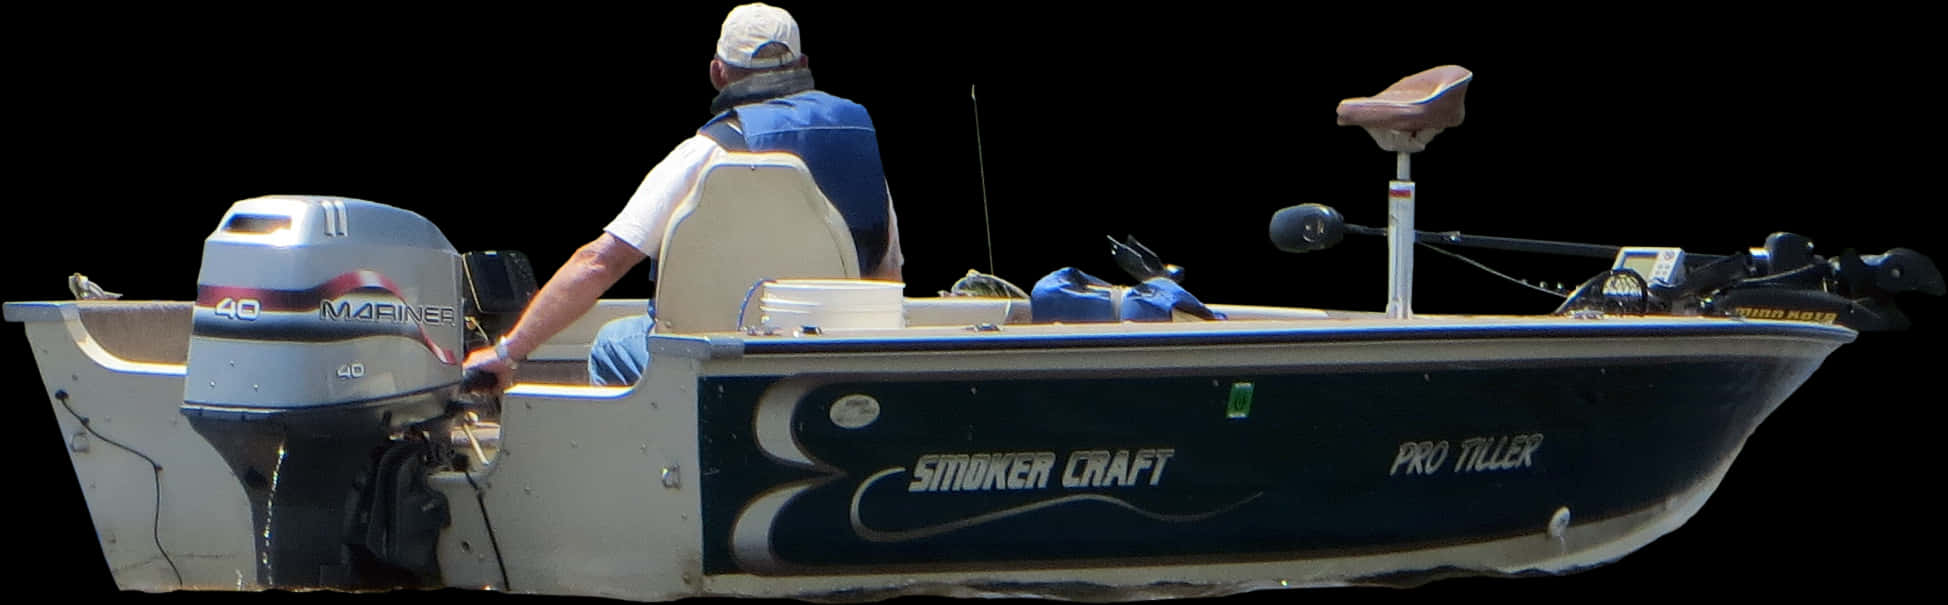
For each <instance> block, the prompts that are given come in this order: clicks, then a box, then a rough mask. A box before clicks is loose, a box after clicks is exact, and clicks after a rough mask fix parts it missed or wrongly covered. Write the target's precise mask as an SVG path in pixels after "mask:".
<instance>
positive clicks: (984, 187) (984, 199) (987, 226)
mask: <svg viewBox="0 0 1948 605" xmlns="http://www.w3.org/2000/svg"><path fill="white" fill-rule="evenodd" d="M967 98H968V99H969V100H971V101H973V102H974V159H975V161H976V162H979V163H980V166H981V231H982V232H983V233H986V234H987V238H988V275H995V272H994V225H993V223H992V222H991V221H990V220H989V219H988V163H987V154H986V153H984V152H983V151H982V150H981V98H980V97H979V96H976V95H975V94H974V85H973V84H969V85H967Z"/></svg>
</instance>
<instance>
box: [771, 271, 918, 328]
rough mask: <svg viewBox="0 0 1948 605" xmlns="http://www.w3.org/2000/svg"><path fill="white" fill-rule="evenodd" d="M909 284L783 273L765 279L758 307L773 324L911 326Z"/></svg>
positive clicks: (773, 325)
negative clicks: (793, 276) (781, 276)
mask: <svg viewBox="0 0 1948 605" xmlns="http://www.w3.org/2000/svg"><path fill="white" fill-rule="evenodd" d="M905 289H906V284H903V283H900V282H889V281H872V280H853V279H781V280H778V281H775V282H770V283H767V284H765V285H764V296H763V297H761V298H759V299H758V312H759V313H760V314H761V315H762V316H763V317H764V325H765V327H768V328H778V329H787V330H789V329H796V328H801V327H804V326H818V328H819V329H821V330H861V329H889V328H903V327H906V298H905Z"/></svg>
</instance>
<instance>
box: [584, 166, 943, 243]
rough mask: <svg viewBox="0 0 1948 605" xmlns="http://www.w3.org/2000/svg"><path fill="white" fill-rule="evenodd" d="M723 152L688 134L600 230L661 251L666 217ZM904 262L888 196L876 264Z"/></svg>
mask: <svg viewBox="0 0 1948 605" xmlns="http://www.w3.org/2000/svg"><path fill="white" fill-rule="evenodd" d="M727 153H729V152H727V151H725V150H724V148H723V147H722V146H720V145H718V144H717V142H716V141H713V140H711V139H710V138H709V137H706V136H703V135H697V136H693V137H690V138H689V139H687V140H685V141H683V142H682V143H680V144H678V145H677V146H676V149H674V150H671V151H670V155H669V156H668V157H665V158H663V161H661V162H658V163H657V164H656V167H654V168H651V169H649V174H648V175H647V176H644V177H643V183H642V184H641V185H638V186H637V187H636V194H635V195H633V196H630V197H629V203H628V204H627V205H624V206H623V207H622V213H621V214H618V215H616V218H615V220H613V221H610V222H609V226H607V227H603V228H602V230H603V231H607V232H609V235H613V236H615V238H616V239H619V240H622V241H623V243H626V244H629V245H630V246H634V247H635V248H636V251H638V252H642V253H643V254H644V255H647V256H650V257H655V256H656V255H657V254H658V253H660V252H661V251H662V250H663V234H664V233H666V232H668V231H669V227H670V217H671V216H673V215H674V214H675V213H676V207H677V205H678V204H681V203H683V200H684V199H686V198H688V197H690V192H691V191H694V190H695V189H696V188H697V182H698V181H699V180H700V179H702V177H703V169H704V167H705V166H709V165H710V163H711V162H712V161H715V160H717V159H718V158H721V157H723V156H724V155H725V154H727ZM889 197H890V196H889ZM905 264H906V257H905V256H903V255H902V254H901V253H900V227H899V218H898V217H896V216H894V215H893V202H892V200H891V199H888V200H887V201H886V255H885V256H882V257H880V263H879V266H880V267H900V266H905Z"/></svg>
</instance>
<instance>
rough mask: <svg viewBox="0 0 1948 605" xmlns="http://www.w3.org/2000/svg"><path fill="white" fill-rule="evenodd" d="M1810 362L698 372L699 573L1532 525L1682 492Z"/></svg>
mask: <svg viewBox="0 0 1948 605" xmlns="http://www.w3.org/2000/svg"><path fill="white" fill-rule="evenodd" d="M1819 362H1820V359H1819V358H1808V357H1757V356H1753V357H1725V356H1699V357H1657V358H1632V359H1621V360H1603V359H1586V360H1575V361H1508V362H1495V363H1485V362H1484V363H1450V362H1440V363H1423V364H1387V365H1374V366H1371V367H1336V368H1332V369H1331V370H1330V371H1325V370H1318V369H1298V370H1279V371H1268V370H1267V369H1265V368H1199V369H1195V370H1171V371H1145V372H1132V371H1128V370H1122V371H1113V370H1105V371H1094V372H1091V371H1079V372H1078V371H1068V372H1040V373H1038V372H1034V371H1008V372H1001V371H994V372H964V373H942V374H931V375H914V374H885V375H858V374H853V375H796V376H756V377H751V376H742V377H711V378H705V379H702V381H701V384H700V385H699V386H700V389H699V392H700V393H701V395H700V397H699V437H700V449H701V451H700V456H701V461H702V464H703V485H702V499H703V513H702V514H703V529H704V536H703V541H704V542H703V544H704V569H705V572H706V573H710V574H723V573H759V574H828V573H857V572H868V571H869V572H873V573H888V572H901V571H916V572H917V571H932V570H969V569H1030V568H1063V567H1079V566H1091V565H1101V564H1105V563H1111V562H1113V563H1117V564H1132V563H1144V562H1149V563H1160V562H1169V563H1195V562H1221V561H1252V560H1286V559H1311V558H1321V557H1333V556H1343V555H1350V554H1365V553H1382V552H1393V551H1403V550H1412V549H1419V548H1425V547H1431V546H1439V545H1449V544H1463V543H1472V542H1480V541H1485V540H1493V539H1498V538H1507V537H1512V536H1518V535H1524V534H1534V535H1541V534H1543V533H1544V532H1545V531H1546V530H1547V527H1548V525H1549V524H1550V522H1551V520H1552V518H1553V517H1555V516H1556V515H1558V510H1559V509H1567V511H1569V520H1570V521H1571V522H1572V523H1576V524H1582V523H1587V522H1592V521H1598V520H1603V519H1608V518H1614V517H1618V516H1620V515H1624V514H1626V513H1630V512H1633V511H1639V510H1643V509H1646V508H1647V507H1651V506H1654V505H1657V504H1658V503H1659V502H1661V501H1663V500H1665V499H1667V498H1670V497H1672V496H1673V495H1676V494H1678V493H1680V492H1682V491H1684V490H1685V489H1686V488H1690V487H1693V486H1695V485H1697V484H1698V483H1699V482H1700V481H1701V480H1703V479H1705V478H1707V477H1708V476H1709V475H1710V474H1711V473H1712V472H1713V471H1714V470H1716V469H1719V468H1720V467H1721V465H1722V464H1723V463H1724V462H1725V461H1726V460H1727V458H1728V457H1730V456H1732V455H1734V454H1735V453H1736V452H1737V450H1738V448H1739V447H1740V445H1741V444H1742V443H1743V440H1744V439H1745V437H1746V436H1747V435H1748V434H1749V433H1750V430H1751V429H1752V427H1753V426H1754V424H1755V423H1757V422H1758V421H1759V420H1761V419H1762V418H1763V417H1764V415H1765V414H1766V413H1767V412H1769V411H1770V410H1771V409H1772V407H1773V406H1776V405H1777V404H1778V403H1779V402H1780V401H1782V400H1783V399H1784V398H1785V397H1786V396H1787V395H1789V394H1790V393H1791V391H1792V390H1793V389H1794V388H1796V387H1797V386H1798V385H1799V384H1800V382H1801V381H1803V380H1804V378H1805V377H1806V376H1807V375H1808V374H1810V373H1811V372H1812V371H1813V369H1815V368H1816V367H1817V366H1818V364H1819ZM862 395H863V396H865V397H867V398H869V399H861V398H859V397H857V396H862ZM779 397H786V398H789V401H783V402H781V401H778V398H779ZM866 402H870V403H866ZM835 405H837V406H840V407H842V408H843V409H841V410H839V411H837V412H835V411H834V410H833V407H834V406H835ZM762 410H774V411H785V412H786V413H787V414H788V417H789V422H788V423H786V424H785V425H782V426H788V427H789V436H790V439H789V440H785V441H780V440H778V439H776V438H771V439H767V438H766V437H765V436H762V435H759V434H758V433H760V432H763V430H764V429H763V428H762V425H764V424H765V422H764V421H763V420H762V419H760V418H759V416H760V415H762V414H765V413H767V412H765V411H762ZM862 410H865V411H864V412H862ZM849 427H850V428H849Z"/></svg>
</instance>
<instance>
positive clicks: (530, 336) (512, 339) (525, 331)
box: [467, 232, 647, 388]
mask: <svg viewBox="0 0 1948 605" xmlns="http://www.w3.org/2000/svg"><path fill="white" fill-rule="evenodd" d="M644 258H647V256H645V255H644V254H643V253H642V252H641V251H638V250H636V248H635V247H634V246H630V245H629V244H626V243H623V241H622V240H619V239H616V237H615V236H613V235H609V234H608V233H606V232H605V233H603V234H602V235H601V237H597V238H595V241H592V242H589V243H588V244H587V245H584V246H582V247H581V249H579V250H576V251H575V254H574V256H571V257H569V258H568V262H567V263H563V264H562V266H561V269H560V270H557V271H555V275H554V276H553V277H550V278H548V283H547V285H544V286H542V287H541V291H540V292H537V293H535V295H534V299H533V300H531V301H529V302H528V308H527V309H526V310H525V311H522V312H521V319H520V320H519V321H516V322H515V323H514V327H513V329H510V330H508V331H507V334H506V335H505V337H506V339H507V352H508V354H509V355H510V356H512V357H513V358H515V359H520V358H523V357H527V356H528V354H529V353H533V352H534V350H535V349H537V348H540V346H541V345H542V344H543V343H546V342H547V341H548V339H549V338H553V337H554V335H555V334H557V333H560V332H561V331H562V329H564V328H567V327H568V324H571V323H574V322H575V320H576V319H579V318H581V316H582V315H584V314H587V313H588V311H589V309H593V308H595V303H596V302H597V301H598V300H600V299H601V298H602V294H603V293H605V292H608V291H609V288H610V287H611V286H614V285H615V284H616V282H617V281H620V280H621V279H622V276H624V275H627V274H628V273H629V270H630V269H631V268H634V267H635V266H636V264H637V263H641V262H642V261H643V259H644ZM467 368H468V369H472V370H486V371H489V372H493V373H495V374H497V375H499V376H500V385H501V387H502V388H506V387H507V386H508V385H510V384H512V383H513V372H512V369H511V368H509V367H508V366H507V364H506V363H504V362H503V361H502V360H501V359H500V358H499V356H498V355H496V354H495V352H494V350H493V349H491V348H487V349H481V350H479V351H474V352H473V353H472V354H471V355H468V356H467Z"/></svg>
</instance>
